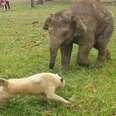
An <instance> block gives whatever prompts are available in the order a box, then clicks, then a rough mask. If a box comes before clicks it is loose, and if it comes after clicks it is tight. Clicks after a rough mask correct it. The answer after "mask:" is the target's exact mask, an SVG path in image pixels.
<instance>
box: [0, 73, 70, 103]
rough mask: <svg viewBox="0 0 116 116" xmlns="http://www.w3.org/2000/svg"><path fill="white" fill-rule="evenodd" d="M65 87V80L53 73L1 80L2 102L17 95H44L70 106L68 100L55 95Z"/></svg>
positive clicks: (0, 94)
mask: <svg viewBox="0 0 116 116" xmlns="http://www.w3.org/2000/svg"><path fill="white" fill-rule="evenodd" d="M64 85H65V80H63V78H62V77H60V76H59V75H57V74H53V73H40V74H36V75H33V76H30V77H27V78H21V79H9V80H5V79H0V102H2V101H6V100H7V99H9V98H10V97H12V96H14V95H17V94H35V95H39V94H42V95H45V96H46V97H47V98H48V99H50V100H54V101H61V102H63V103H65V104H69V103H70V102H69V101H68V100H65V99H64V98H62V97H60V96H58V95H56V94H55V91H56V89H57V88H59V87H64Z"/></svg>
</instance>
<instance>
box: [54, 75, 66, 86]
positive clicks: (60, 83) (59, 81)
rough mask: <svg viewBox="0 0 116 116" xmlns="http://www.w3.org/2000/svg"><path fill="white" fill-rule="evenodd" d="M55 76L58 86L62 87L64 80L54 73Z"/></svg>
mask: <svg viewBox="0 0 116 116" xmlns="http://www.w3.org/2000/svg"><path fill="white" fill-rule="evenodd" d="M56 78H57V79H58V85H59V87H64V86H65V80H64V79H63V78H62V77H61V76H59V75H58V74H56Z"/></svg>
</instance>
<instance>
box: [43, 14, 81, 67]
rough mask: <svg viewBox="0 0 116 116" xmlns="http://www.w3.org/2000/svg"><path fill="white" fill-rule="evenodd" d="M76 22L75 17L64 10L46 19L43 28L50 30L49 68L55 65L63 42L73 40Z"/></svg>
mask: <svg viewBox="0 0 116 116" xmlns="http://www.w3.org/2000/svg"><path fill="white" fill-rule="evenodd" d="M76 23H77V21H76V18H75V17H73V16H71V15H70V14H69V13H68V14H67V13H63V12H59V13H56V14H52V15H50V16H49V17H48V18H47V19H46V21H45V24H44V27H43V28H44V29H45V30H48V32H49V36H50V64H49V68H51V69H52V68H53V67H54V64H55V60H56V56H57V51H58V48H60V46H61V45H62V44H63V43H67V42H72V41H73V36H74V33H75V31H76V27H77V26H76ZM78 26H79V25H78Z"/></svg>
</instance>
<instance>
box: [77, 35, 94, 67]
mask: <svg viewBox="0 0 116 116" xmlns="http://www.w3.org/2000/svg"><path fill="white" fill-rule="evenodd" d="M93 45H94V36H93V34H91V33H86V34H85V35H84V38H83V40H82V41H81V42H80V44H79V52H78V56H77V63H78V64H79V65H89V63H90V60H89V58H88V56H89V52H90V50H91V48H93Z"/></svg>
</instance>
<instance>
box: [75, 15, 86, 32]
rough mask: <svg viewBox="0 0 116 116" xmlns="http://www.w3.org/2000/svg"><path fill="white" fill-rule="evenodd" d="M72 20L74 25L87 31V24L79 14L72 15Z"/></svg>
mask: <svg viewBox="0 0 116 116" xmlns="http://www.w3.org/2000/svg"><path fill="white" fill-rule="evenodd" d="M73 22H75V26H76V28H77V29H81V30H83V31H84V32H87V26H86V25H85V23H84V22H83V20H82V19H81V18H80V17H79V16H76V17H73Z"/></svg>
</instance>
